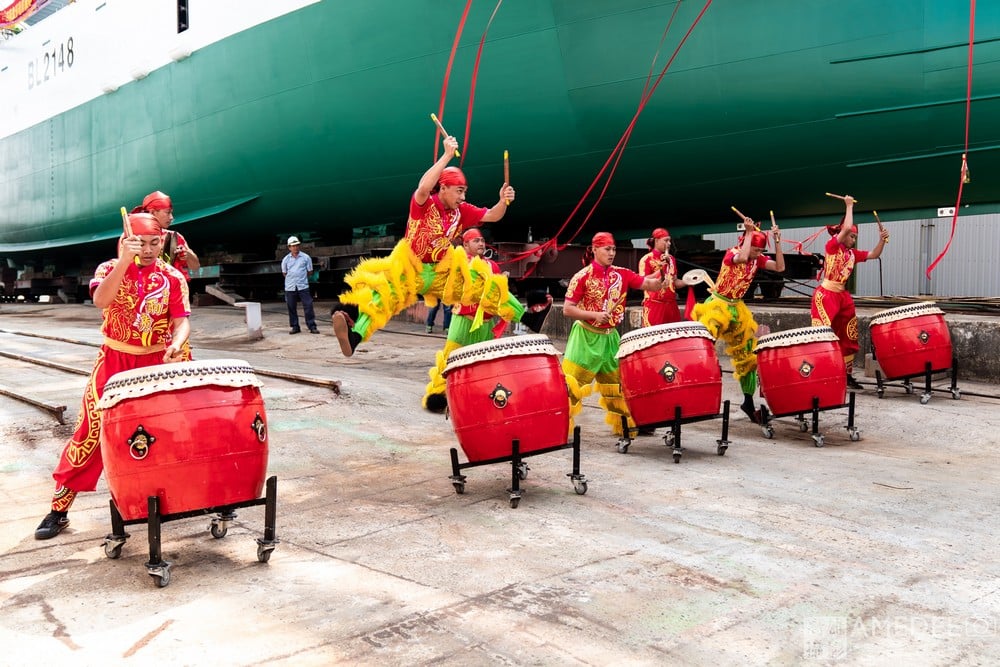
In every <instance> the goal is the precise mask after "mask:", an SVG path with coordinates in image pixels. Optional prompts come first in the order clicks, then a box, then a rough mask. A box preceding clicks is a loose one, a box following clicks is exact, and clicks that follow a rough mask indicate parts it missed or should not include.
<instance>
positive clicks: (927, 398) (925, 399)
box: [920, 394, 931, 405]
mask: <svg viewBox="0 0 1000 667" xmlns="http://www.w3.org/2000/svg"><path fill="white" fill-rule="evenodd" d="M930 400H931V395H930V394H924V395H922V396H921V397H920V405H927V404H928V403H930Z"/></svg>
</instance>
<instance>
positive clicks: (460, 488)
mask: <svg viewBox="0 0 1000 667" xmlns="http://www.w3.org/2000/svg"><path fill="white" fill-rule="evenodd" d="M452 486H454V487H455V493H457V494H458V495H462V494H463V493H465V482H452Z"/></svg>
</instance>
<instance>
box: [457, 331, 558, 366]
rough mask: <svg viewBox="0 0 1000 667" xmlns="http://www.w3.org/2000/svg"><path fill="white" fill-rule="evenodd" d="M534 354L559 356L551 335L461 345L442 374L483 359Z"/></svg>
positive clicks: (512, 337) (514, 337) (534, 335)
mask: <svg viewBox="0 0 1000 667" xmlns="http://www.w3.org/2000/svg"><path fill="white" fill-rule="evenodd" d="M532 354H551V355H553V356H558V355H559V351H558V350H556V348H555V347H554V346H553V345H552V341H551V340H549V337H548V336H546V335H544V334H531V335H528V336H511V337H509V338H498V339H496V340H488V341H486V342H485V343H475V344H474V345H466V346H465V347H460V348H459V349H457V350H455V351H454V352H452V353H451V354H449V355H448V364H447V365H446V366H445V368H444V372H443V373H442V375H447V374H448V373H450V372H451V371H453V370H455V369H456V368H461V367H462V366H471V365H472V364H476V363H479V362H481V361H489V360H491V359H503V358H504V357H511V356H525V355H532Z"/></svg>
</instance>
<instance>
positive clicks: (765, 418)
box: [760, 391, 861, 447]
mask: <svg viewBox="0 0 1000 667" xmlns="http://www.w3.org/2000/svg"><path fill="white" fill-rule="evenodd" d="M839 408H847V426H845V427H844V428H846V429H847V433H848V434H849V435H850V437H851V442H857V441H858V440H860V439H861V431H859V430H858V429H857V427H856V426H855V425H854V392H853V391H852V392H850V394H849V398H848V399H847V403H845V404H843V405H831V406H829V407H826V408H821V407H819V397H818V396H813V399H812V439H813V443H814V444H815V445H816V446H817V447H822V446H823V444H824V442H823V434H822V433H820V432H819V413H820V412H821V411H823V410H837V409H839ZM791 415H795V420H796V421H797V422H799V430H800V431H801V432H803V433H805V432H806V431H808V430H809V424H808V423H807V422H806V418H805V415H806V413H804V412H786V413H785V414H781V415H773V414H771V413H770V412H768V410H767V406H766V405H761V406H760V429H761V431H763V433H764V437H765V438H773V437H774V425H773V424H772V423H771V418H772V417H789V416H791Z"/></svg>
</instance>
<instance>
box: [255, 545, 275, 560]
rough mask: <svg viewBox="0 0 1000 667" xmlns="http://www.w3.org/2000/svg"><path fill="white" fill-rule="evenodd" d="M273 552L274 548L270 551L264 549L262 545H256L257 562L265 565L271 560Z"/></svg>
mask: <svg viewBox="0 0 1000 667" xmlns="http://www.w3.org/2000/svg"><path fill="white" fill-rule="evenodd" d="M272 551H274V547H271V548H270V549H265V548H264V545H263V544H258V545H257V560H258V561H260V562H261V563H266V562H267V561H269V560H271V552H272Z"/></svg>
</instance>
